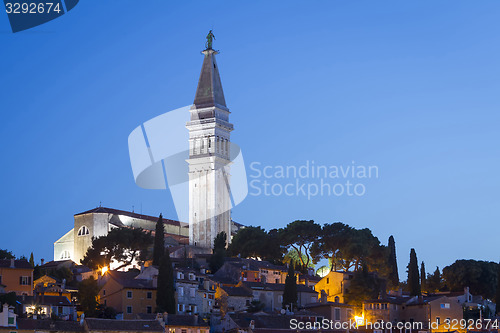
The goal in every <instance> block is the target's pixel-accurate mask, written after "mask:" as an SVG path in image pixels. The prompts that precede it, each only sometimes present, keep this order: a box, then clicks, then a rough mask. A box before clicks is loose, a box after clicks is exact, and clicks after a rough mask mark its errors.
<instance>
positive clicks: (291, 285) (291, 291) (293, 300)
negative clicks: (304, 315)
mask: <svg viewBox="0 0 500 333" xmlns="http://www.w3.org/2000/svg"><path fill="white" fill-rule="evenodd" d="M297 299H298V296H297V278H296V277H295V267H294V262H293V261H291V262H290V265H289V266H288V274H287V275H286V279H285V289H284V290H283V304H282V306H283V309H285V308H286V306H287V305H289V306H290V310H293V307H294V306H296V305H297Z"/></svg>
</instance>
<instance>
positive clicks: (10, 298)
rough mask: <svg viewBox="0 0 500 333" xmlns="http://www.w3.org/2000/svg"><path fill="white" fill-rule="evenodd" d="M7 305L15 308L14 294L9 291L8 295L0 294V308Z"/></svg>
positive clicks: (15, 299)
mask: <svg viewBox="0 0 500 333" xmlns="http://www.w3.org/2000/svg"><path fill="white" fill-rule="evenodd" d="M5 303H7V304H8V305H10V306H17V305H18V304H17V298H16V292H15V291H11V292H10V293H6V294H0V306H2V305H4V304H5Z"/></svg>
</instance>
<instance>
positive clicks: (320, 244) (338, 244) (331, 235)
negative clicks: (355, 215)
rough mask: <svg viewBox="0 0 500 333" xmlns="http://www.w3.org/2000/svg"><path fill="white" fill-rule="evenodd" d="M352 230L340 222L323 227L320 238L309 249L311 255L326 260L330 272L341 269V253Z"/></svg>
mask: <svg viewBox="0 0 500 333" xmlns="http://www.w3.org/2000/svg"><path fill="white" fill-rule="evenodd" d="M352 230H353V228H352V227H350V226H348V225H347V224H344V223H342V222H335V223H332V224H328V223H327V224H325V225H323V227H322V229H321V232H320V236H319V237H318V239H317V241H316V242H314V243H313V245H312V247H311V255H312V256H313V257H314V258H316V259H319V258H324V259H328V261H329V262H330V270H331V271H336V270H338V269H341V268H342V258H341V257H340V255H341V251H342V250H343V249H345V247H346V246H347V244H348V242H349V237H350V236H351V234H352Z"/></svg>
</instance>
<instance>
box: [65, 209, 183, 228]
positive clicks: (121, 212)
mask: <svg viewBox="0 0 500 333" xmlns="http://www.w3.org/2000/svg"><path fill="white" fill-rule="evenodd" d="M92 213H106V214H113V215H124V216H129V217H133V218H136V219H141V220H149V221H152V222H156V221H158V217H157V216H149V215H142V214H137V213H135V212H128V211H126V210H120V209H114V208H107V207H96V208H93V209H90V210H87V211H85V212H81V213H78V214H75V216H79V215H85V214H92ZM163 223H165V224H171V225H175V226H179V225H181V222H179V221H175V220H170V219H166V218H163ZM181 226H185V223H182V225H181Z"/></svg>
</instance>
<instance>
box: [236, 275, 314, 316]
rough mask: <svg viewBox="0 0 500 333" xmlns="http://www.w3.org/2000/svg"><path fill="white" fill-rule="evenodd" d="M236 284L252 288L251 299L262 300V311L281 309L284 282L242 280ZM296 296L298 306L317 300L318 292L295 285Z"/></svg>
mask: <svg viewBox="0 0 500 333" xmlns="http://www.w3.org/2000/svg"><path fill="white" fill-rule="evenodd" d="M237 286H245V287H246V288H248V289H250V290H252V294H253V300H257V301H260V302H262V303H263V304H264V305H265V306H264V309H263V310H264V311H266V312H269V311H279V310H281V309H282V305H283V291H284V290H285V284H283V283H261V282H243V281H242V282H240V283H239V284H238V285H237ZM297 296H298V300H297V305H298V306H299V307H303V306H305V305H306V304H309V303H314V302H317V300H318V293H317V292H316V291H314V290H313V289H312V288H310V287H307V286H305V285H303V284H298V285H297Z"/></svg>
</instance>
